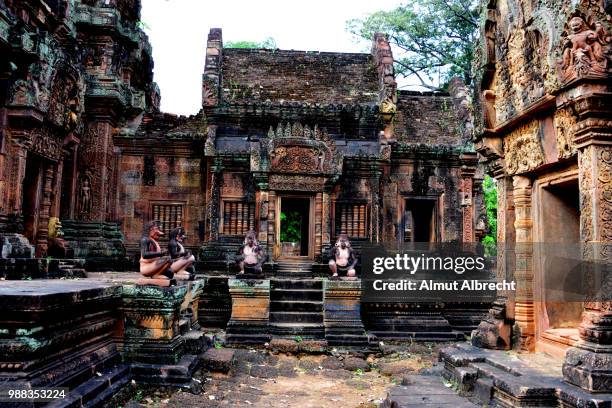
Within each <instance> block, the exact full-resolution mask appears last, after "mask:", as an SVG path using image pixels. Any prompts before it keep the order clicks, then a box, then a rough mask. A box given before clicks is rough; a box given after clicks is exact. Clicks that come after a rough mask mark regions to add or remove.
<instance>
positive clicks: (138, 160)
mask: <svg viewBox="0 0 612 408" xmlns="http://www.w3.org/2000/svg"><path fill="white" fill-rule="evenodd" d="M155 165H156V169H157V171H156V175H155V185H153V186H147V185H144V183H143V172H144V157H143V156H134V155H123V156H122V157H121V159H120V186H119V187H118V188H119V189H120V193H119V202H120V208H119V214H120V219H121V221H122V222H123V225H122V229H123V232H124V234H125V238H126V246H127V247H128V250H132V249H134V248H136V246H137V244H138V240H139V239H140V236H141V233H142V226H143V223H144V222H146V221H149V220H151V219H152V216H153V214H152V203H162V204H163V203H167V204H173V203H176V204H183V217H184V218H183V226H184V227H185V229H186V231H187V234H188V241H187V244H188V246H191V245H194V246H195V245H198V243H199V238H198V221H199V220H201V219H203V218H202V217H203V208H204V194H203V192H202V179H201V172H200V159H198V158H186V157H174V158H172V157H163V156H157V157H155ZM164 232H166V233H168V232H169V231H164Z"/></svg>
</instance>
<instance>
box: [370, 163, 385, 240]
mask: <svg viewBox="0 0 612 408" xmlns="http://www.w3.org/2000/svg"><path fill="white" fill-rule="evenodd" d="M380 176H381V171H380V169H378V168H376V169H372V177H370V180H369V181H370V190H371V197H372V198H371V199H372V214H371V224H372V225H371V230H372V242H379V241H380V237H381V235H382V234H381V226H382V222H381V221H380V219H381V216H380V211H381V210H380Z"/></svg>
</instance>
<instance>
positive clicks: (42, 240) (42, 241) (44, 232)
mask: <svg viewBox="0 0 612 408" xmlns="http://www.w3.org/2000/svg"><path fill="white" fill-rule="evenodd" d="M42 183H43V184H42V200H41V203H40V207H39V210H38V211H39V212H38V233H37V234H36V256H37V257H39V258H44V257H46V256H47V249H48V247H49V245H48V242H47V239H48V238H49V218H50V214H49V211H50V210H51V188H52V184H53V168H52V167H51V164H45V165H44V168H43V181H42Z"/></svg>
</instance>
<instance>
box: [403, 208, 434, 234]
mask: <svg viewBox="0 0 612 408" xmlns="http://www.w3.org/2000/svg"><path fill="white" fill-rule="evenodd" d="M435 203H436V201H435V200H427V199H425V200H424V199H412V198H411V199H408V200H406V206H405V208H404V216H403V219H402V224H403V228H402V231H403V233H404V242H435V241H436V236H437V234H436V222H435V213H436V212H435Z"/></svg>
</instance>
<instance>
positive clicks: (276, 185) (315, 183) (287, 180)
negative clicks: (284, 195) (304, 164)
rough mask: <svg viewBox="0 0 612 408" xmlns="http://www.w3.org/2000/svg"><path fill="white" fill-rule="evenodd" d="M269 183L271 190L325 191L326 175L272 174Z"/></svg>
mask: <svg viewBox="0 0 612 408" xmlns="http://www.w3.org/2000/svg"><path fill="white" fill-rule="evenodd" d="M269 185H270V190H279V191H323V188H324V187H325V177H320V176H307V175H281V174H272V175H270V180H269Z"/></svg>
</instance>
